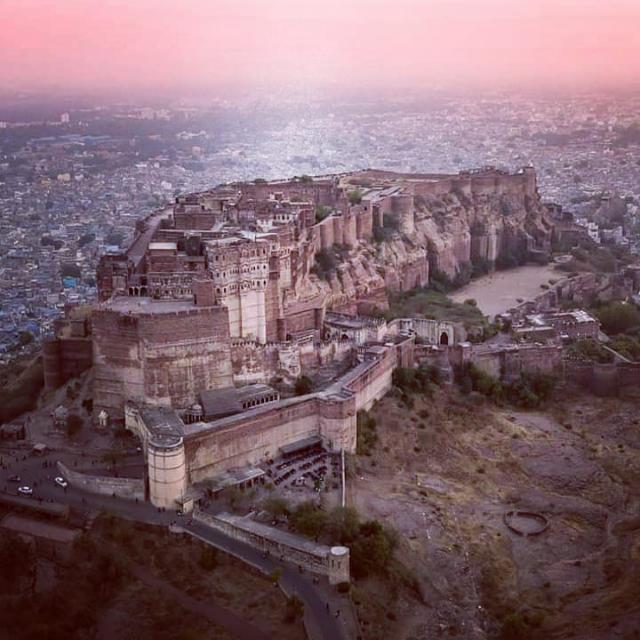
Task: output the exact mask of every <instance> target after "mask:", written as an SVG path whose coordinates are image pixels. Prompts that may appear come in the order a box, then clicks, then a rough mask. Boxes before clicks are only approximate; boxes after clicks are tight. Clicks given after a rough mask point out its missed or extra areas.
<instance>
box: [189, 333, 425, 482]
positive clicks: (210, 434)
mask: <svg viewBox="0 0 640 640" xmlns="http://www.w3.org/2000/svg"><path fill="white" fill-rule="evenodd" d="M405 343H406V344H405ZM412 343H413V340H412V339H410V338H409V339H407V340H405V341H404V342H403V343H401V344H400V345H398V346H391V347H380V348H379V350H378V352H375V351H374V352H373V353H371V352H369V353H368V354H367V355H366V356H365V357H366V359H365V360H364V361H363V362H362V363H361V364H360V365H358V366H357V367H356V368H355V369H353V370H352V371H350V372H349V373H347V374H346V375H345V376H344V377H343V378H341V379H340V380H338V381H337V382H336V383H335V384H334V385H333V386H332V387H330V388H329V389H327V390H326V391H324V392H321V393H318V394H311V395H308V396H302V397H300V398H292V399H289V400H283V401H281V402H278V403H272V404H269V405H266V406H264V407H259V408H256V409H253V410H250V411H246V412H244V413H241V414H238V415H235V416H230V417H228V418H223V419H222V420H218V421H216V422H215V423H212V424H211V425H191V426H189V427H187V428H186V429H187V431H186V433H185V437H184V447H185V452H186V453H185V457H186V460H187V469H188V475H189V482H190V483H194V482H199V481H202V480H204V479H206V478H208V477H211V476H212V475H215V474H218V473H222V472H223V471H226V470H227V469H229V468H232V467H242V466H246V465H256V464H259V463H260V462H263V461H264V460H265V459H268V458H271V457H274V456H276V455H278V449H279V448H280V447H282V446H284V445H286V444H292V443H294V442H297V441H299V440H302V439H304V438H307V437H310V436H315V435H320V436H321V437H322V438H323V440H324V442H325V444H326V446H327V447H328V448H330V449H333V450H340V449H344V450H345V451H347V452H354V451H355V446H356V413H357V412H358V411H359V410H360V409H369V408H371V406H372V405H373V403H374V402H375V401H376V400H379V399H380V398H382V397H383V396H384V394H385V393H387V391H388V390H389V389H390V388H391V386H392V374H393V369H394V368H395V366H396V365H397V364H398V362H399V361H400V360H401V359H402V358H403V355H402V354H403V350H404V349H406V345H409V344H412Z"/></svg>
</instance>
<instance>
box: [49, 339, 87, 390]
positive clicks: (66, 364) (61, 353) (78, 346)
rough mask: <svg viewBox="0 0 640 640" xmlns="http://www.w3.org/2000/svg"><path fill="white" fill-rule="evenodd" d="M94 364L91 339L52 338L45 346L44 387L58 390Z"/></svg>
mask: <svg viewBox="0 0 640 640" xmlns="http://www.w3.org/2000/svg"><path fill="white" fill-rule="evenodd" d="M92 363H93V345H92V342H91V338H52V339H50V340H47V341H45V343H44V345H43V368H44V386H45V389H47V391H51V390H53V389H57V388H58V387H59V386H60V385H62V384H64V383H65V382H66V381H67V380H70V379H71V378H76V377H77V376H79V375H80V374H82V373H83V372H85V371H86V370H87V369H89V368H90V367H91V365H92Z"/></svg>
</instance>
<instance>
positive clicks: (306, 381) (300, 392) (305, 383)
mask: <svg viewBox="0 0 640 640" xmlns="http://www.w3.org/2000/svg"><path fill="white" fill-rule="evenodd" d="M311 389H313V381H312V380H311V378H309V376H305V375H302V376H299V377H298V378H296V382H295V384H294V386H293V390H294V392H295V394H296V395H297V396H304V395H307V394H308V393H311Z"/></svg>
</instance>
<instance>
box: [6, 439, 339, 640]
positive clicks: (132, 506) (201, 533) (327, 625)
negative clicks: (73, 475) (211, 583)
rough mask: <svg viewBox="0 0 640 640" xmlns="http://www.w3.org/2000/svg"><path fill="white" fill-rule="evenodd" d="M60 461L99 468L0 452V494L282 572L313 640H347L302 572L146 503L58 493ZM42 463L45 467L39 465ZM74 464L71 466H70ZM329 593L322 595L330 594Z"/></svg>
mask: <svg viewBox="0 0 640 640" xmlns="http://www.w3.org/2000/svg"><path fill="white" fill-rule="evenodd" d="M16 458H17V459H16ZM58 460H61V461H62V462H64V464H66V465H67V466H68V467H70V468H76V469H80V468H82V469H86V470H88V471H91V466H92V464H91V463H92V462H93V463H94V465H95V466H96V467H97V466H98V465H99V466H103V464H104V463H103V462H101V461H100V459H99V458H90V457H82V458H80V457H78V456H77V455H73V454H72V453H59V452H48V453H47V454H45V455H44V456H41V457H40V456H31V455H29V453H28V452H27V451H26V450H25V451H24V452H21V453H19V454H18V455H17V456H16V454H15V453H14V454H12V455H8V454H7V452H6V450H0V462H2V467H0V491H2V490H5V491H6V492H7V493H10V494H12V495H18V494H17V488H18V486H21V485H29V486H31V487H33V490H34V493H33V498H32V499H33V500H42V501H49V500H53V501H55V502H60V503H63V504H68V505H69V506H71V507H75V508H77V509H80V510H85V511H88V510H103V511H106V512H108V513H112V514H114V515H118V516H121V517H124V518H128V519H130V520H136V521H139V522H146V523H149V524H157V525H164V526H168V525H171V524H173V525H174V526H179V527H180V528H182V529H184V530H185V531H188V532H189V533H191V534H192V535H195V536H197V537H198V538H200V539H202V540H203V541H205V542H208V543H209V544H212V545H214V546H215V547H217V548H219V549H221V550H223V551H226V552H227V553H230V554H232V555H234V556H235V557H237V558H239V559H240V560H242V561H244V562H246V563H248V564H250V565H253V566H254V567H256V568H257V569H259V570H260V571H263V572H264V573H266V574H270V573H271V572H272V571H273V570H274V569H277V568H280V569H281V570H282V578H281V580H280V583H281V586H282V588H283V589H284V591H285V592H286V593H287V594H288V595H292V594H294V593H295V594H297V595H298V596H299V597H300V598H301V599H302V600H303V602H304V604H305V622H306V623H307V627H308V629H309V630H310V631H311V634H312V637H313V638H314V640H315V639H316V638H317V639H318V640H319V639H322V640H347V638H348V635H347V633H346V632H345V629H344V626H343V624H342V618H341V616H342V615H343V613H342V612H340V614H339V615H338V617H336V613H337V611H336V605H335V604H333V603H329V607H328V609H327V604H328V601H327V596H326V595H323V594H322V591H321V589H319V588H317V587H316V585H314V584H313V581H312V577H311V575H310V574H308V573H306V572H305V573H302V574H301V573H300V572H299V571H298V568H297V567H295V566H293V565H291V564H289V563H287V562H280V561H279V560H276V559H273V558H271V557H267V558H265V557H263V555H262V553H261V552H260V551H257V550H256V549H254V548H253V547H251V546H249V545H247V544H244V543H242V542H239V541H238V540H234V539H233V538H230V537H228V536H226V535H224V534H223V533H221V532H219V531H216V530H214V529H211V528H210V527H208V526H207V525H205V524H203V523H199V522H195V521H191V520H190V519H189V518H188V516H180V515H178V514H177V513H176V512H173V511H164V512H160V511H158V509H157V508H156V507H154V506H153V505H151V504H150V503H149V502H135V501H132V500H124V499H120V498H113V497H110V496H100V495H96V494H92V493H86V492H84V491H80V490H79V489H75V488H73V487H68V488H67V489H62V488H61V487H58V486H57V485H55V483H54V481H53V478H55V477H56V476H59V475H60V473H59V471H58V469H57V467H56V466H55V462H56V461H58ZM44 463H46V465H47V466H43V465H44ZM74 463H76V464H74ZM16 474H17V475H19V476H20V478H21V482H20V483H12V482H9V481H8V478H9V477H10V476H12V475H16ZM331 592H332V590H328V593H331Z"/></svg>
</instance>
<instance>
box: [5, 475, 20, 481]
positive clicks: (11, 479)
mask: <svg viewBox="0 0 640 640" xmlns="http://www.w3.org/2000/svg"><path fill="white" fill-rule="evenodd" d="M7 480H9V482H20V476H9V477H8V478H7Z"/></svg>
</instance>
